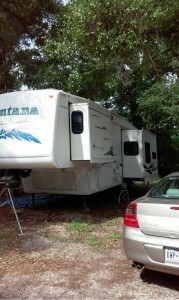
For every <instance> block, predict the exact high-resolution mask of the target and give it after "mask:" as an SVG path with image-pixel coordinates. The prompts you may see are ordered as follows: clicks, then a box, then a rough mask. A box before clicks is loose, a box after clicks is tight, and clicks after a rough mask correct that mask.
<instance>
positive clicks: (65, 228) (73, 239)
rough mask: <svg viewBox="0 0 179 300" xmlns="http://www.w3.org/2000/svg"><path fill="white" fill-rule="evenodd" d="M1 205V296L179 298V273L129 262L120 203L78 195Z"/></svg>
mask: <svg viewBox="0 0 179 300" xmlns="http://www.w3.org/2000/svg"><path fill="white" fill-rule="evenodd" d="M44 203H45V202H43V204H40V201H38V204H36V205H35V207H32V206H29V205H27V206H25V207H23V206H22V205H21V206H17V213H18V217H19V220H20V224H21V226H22V229H23V233H24V235H20V231H19V228H18V225H17V222H16V219H15V215H14V212H13V210H12V209H11V207H10V206H9V205H8V204H7V205H3V206H1V207H0V254H1V256H0V299H179V276H172V275H167V274H162V273H158V272H153V271H149V270H146V269H143V270H142V271H141V272H139V271H137V270H135V269H133V268H132V267H131V262H130V261H128V260H127V259H126V257H125V254H124V250H123V243H122V224H123V209H122V208H121V206H120V205H119V203H117V202H116V201H113V200H112V201H111V199H109V198H107V199H104V198H103V197H102V198H99V199H94V200H91V201H89V202H88V204H87V209H84V207H83V205H82V202H81V201H78V200H77V198H69V199H66V198H64V199H55V200H53V201H52V202H50V201H49V200H48V201H46V203H45V204H44Z"/></svg>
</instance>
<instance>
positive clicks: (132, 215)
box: [124, 202, 139, 228]
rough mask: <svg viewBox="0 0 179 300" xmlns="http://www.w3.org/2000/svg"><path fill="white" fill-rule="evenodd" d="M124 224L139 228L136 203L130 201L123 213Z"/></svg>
mask: <svg viewBox="0 0 179 300" xmlns="http://www.w3.org/2000/svg"><path fill="white" fill-rule="evenodd" d="M124 225H125V226H130V227H136V228H139V223H138V220H137V203H136V202H131V203H130V204H129V205H128V207H127V209H126V212H125V214H124Z"/></svg>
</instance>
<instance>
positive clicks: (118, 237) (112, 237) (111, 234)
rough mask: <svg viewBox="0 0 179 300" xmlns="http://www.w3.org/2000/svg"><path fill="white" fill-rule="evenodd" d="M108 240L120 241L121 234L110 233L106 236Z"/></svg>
mask: <svg viewBox="0 0 179 300" xmlns="http://www.w3.org/2000/svg"><path fill="white" fill-rule="evenodd" d="M106 237H107V239H109V240H112V241H117V240H118V239H120V238H121V233H120V232H114V233H108V234H107V235H106Z"/></svg>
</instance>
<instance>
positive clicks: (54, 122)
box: [0, 89, 158, 195]
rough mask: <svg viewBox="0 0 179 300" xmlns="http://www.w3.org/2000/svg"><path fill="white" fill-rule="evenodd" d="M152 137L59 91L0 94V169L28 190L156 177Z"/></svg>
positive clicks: (93, 188) (80, 190)
mask: <svg viewBox="0 0 179 300" xmlns="http://www.w3.org/2000/svg"><path fill="white" fill-rule="evenodd" d="M156 153H157V150H156V136H155V135H154V134H152V133H150V132H148V131H146V130H138V129H137V128H136V127H134V126H133V125H132V124H131V123H129V122H128V121H127V120H126V119H125V118H123V117H121V116H119V115H117V114H115V113H114V112H111V111H109V110H108V109H106V108H104V107H102V106H101V105H99V104H96V103H94V102H93V101H91V100H87V99H84V98H81V97H77V96H74V95H71V94H68V93H65V92H63V91H61V90H54V89H49V90H36V91H20V92H12V93H7V94H1V95H0V169H1V170H2V169H11V170H13V169H19V170H30V171H29V174H28V176H25V178H23V179H22V184H23V189H24V191H25V192H28V193H50V194H74V195H90V194H93V193H96V192H99V191H102V190H106V189H108V188H112V187H115V186H120V185H121V186H122V185H123V183H124V182H126V181H131V180H136V179H137V180H144V182H147V181H149V180H152V179H153V178H156V177H157V174H158V173H157V154H156Z"/></svg>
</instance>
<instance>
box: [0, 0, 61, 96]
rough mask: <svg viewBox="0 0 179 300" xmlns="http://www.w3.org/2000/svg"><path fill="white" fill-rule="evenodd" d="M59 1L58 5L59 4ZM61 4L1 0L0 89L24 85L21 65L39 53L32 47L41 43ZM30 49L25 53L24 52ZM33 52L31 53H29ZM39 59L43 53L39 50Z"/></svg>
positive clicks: (51, 1)
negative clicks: (35, 53)
mask: <svg viewBox="0 0 179 300" xmlns="http://www.w3.org/2000/svg"><path fill="white" fill-rule="evenodd" d="M57 3H58V5H57ZM59 5H60V1H58V2H57V1H56V0H48V1H42V0H28V1H26V0H22V1H18V0H13V1H5V0H1V3H0V11H1V13H0V40H1V44H0V92H1V93H3V92H9V91H12V90H15V89H17V88H20V87H21V84H22V83H24V82H23V80H22V79H23V78H24V75H25V74H24V73H22V65H23V64H29V63H30V60H31V58H32V55H34V51H36V52H37V48H36V49H35V50H34V49H32V45H33V46H36V47H37V46H39V45H41V44H42V41H43V37H44V36H45V34H46V33H47V32H48V30H49V29H48V27H51V26H52V24H54V17H53V16H54V14H55V13H56V12H57V9H58V7H59ZM26 49H28V53H27V54H26V55H25V56H24V55H23V54H22V53H24V51H25V50H26ZM30 50H32V53H31V54H30V55H29V53H30V52H31V51H30ZM38 57H39V59H41V58H40V53H38Z"/></svg>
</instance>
